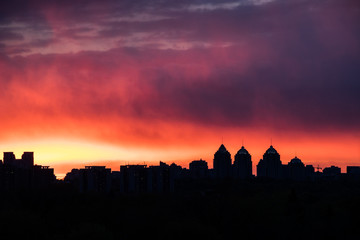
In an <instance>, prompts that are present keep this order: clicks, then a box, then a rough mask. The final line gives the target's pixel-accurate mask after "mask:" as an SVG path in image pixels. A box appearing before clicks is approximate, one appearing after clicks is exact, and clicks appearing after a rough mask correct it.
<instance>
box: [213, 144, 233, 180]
mask: <svg viewBox="0 0 360 240" xmlns="http://www.w3.org/2000/svg"><path fill="white" fill-rule="evenodd" d="M214 175H215V177H216V178H219V179H223V178H229V177H231V154H230V153H229V152H228V150H227V149H226V148H225V146H224V144H221V146H220V147H219V149H218V150H217V151H216V153H215V154H214Z"/></svg>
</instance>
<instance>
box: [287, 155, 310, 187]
mask: <svg viewBox="0 0 360 240" xmlns="http://www.w3.org/2000/svg"><path fill="white" fill-rule="evenodd" d="M288 171H289V178H290V179H291V180H295V181H303V180H305V177H306V175H305V165H304V163H303V162H302V161H301V160H300V159H299V158H298V157H296V156H295V157H294V158H293V159H291V161H290V162H289V163H288Z"/></svg>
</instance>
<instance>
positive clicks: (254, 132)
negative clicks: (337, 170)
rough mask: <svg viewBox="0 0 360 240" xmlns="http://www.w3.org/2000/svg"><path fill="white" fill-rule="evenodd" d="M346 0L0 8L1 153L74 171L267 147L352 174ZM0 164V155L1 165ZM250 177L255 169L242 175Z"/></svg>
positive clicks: (351, 23)
mask: <svg viewBox="0 0 360 240" xmlns="http://www.w3.org/2000/svg"><path fill="white" fill-rule="evenodd" d="M359 24H360V1H358V0H317V1H314V0H291V1H289V0H240V1H235V0H232V1H227V0H222V1H219V0H136V1H134V0H121V1H115V0H114V1H112V0H109V1H98V0H90V1H89V0H87V1H84V0H77V1H73V0H63V1H55V0H11V1H2V2H1V3H0V93H1V98H0V119H1V120H0V152H4V151H13V152H15V153H16V155H17V157H18V158H20V157H21V154H22V152H23V151H34V152H35V163H37V164H41V165H50V166H51V167H54V168H55V173H56V174H57V176H58V177H59V176H60V177H63V176H64V174H65V173H66V172H68V171H70V170H71V169H72V168H75V167H77V168H78V167H83V166H84V165H106V166H108V167H111V168H112V169H113V170H119V166H120V164H127V163H130V164H139V163H144V162H145V163H146V164H148V165H153V164H158V162H159V161H164V162H167V163H172V162H176V163H177V164H180V165H182V166H183V167H188V163H189V162H190V161H192V160H195V159H200V158H202V159H204V160H207V161H208V163H209V166H210V167H212V160H213V154H214V153H215V151H216V150H217V149H218V148H219V146H220V144H221V143H222V142H223V143H224V145H225V146H226V147H227V149H228V150H229V151H230V153H231V155H232V157H233V156H234V155H235V153H236V152H237V151H238V150H239V149H240V147H241V145H242V142H243V143H244V145H245V147H246V149H247V150H248V151H249V152H250V154H251V155H252V161H253V165H254V168H255V165H256V164H257V163H258V161H259V160H260V158H261V157H262V155H263V153H264V152H265V151H266V149H267V148H268V147H269V146H270V144H271V142H272V144H273V145H274V147H275V148H276V149H277V150H278V152H279V153H280V155H281V160H282V162H283V163H288V162H289V161H290V160H291V158H293V157H294V156H295V155H297V156H298V157H299V158H300V159H302V161H303V162H304V163H305V164H313V165H316V166H317V165H318V164H319V165H320V167H326V166H330V165H337V166H340V167H342V171H343V172H345V170H346V169H345V166H347V165H360V27H359V26H360V25H359ZM0 158H1V157H0ZM254 173H256V172H255V171H254Z"/></svg>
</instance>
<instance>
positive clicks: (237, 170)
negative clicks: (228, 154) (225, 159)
mask: <svg viewBox="0 0 360 240" xmlns="http://www.w3.org/2000/svg"><path fill="white" fill-rule="evenodd" d="M233 176H234V178H240V179H248V178H251V176H252V162H251V155H250V154H249V152H248V151H247V150H246V149H245V147H244V146H242V147H241V149H240V150H239V151H238V152H237V153H236V154H235V160H234V165H233Z"/></svg>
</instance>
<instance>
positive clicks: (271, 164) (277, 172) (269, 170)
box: [257, 145, 282, 179]
mask: <svg viewBox="0 0 360 240" xmlns="http://www.w3.org/2000/svg"><path fill="white" fill-rule="evenodd" d="M281 170H282V163H281V160H280V154H279V153H278V152H277V151H276V150H275V148H274V147H273V146H272V145H271V146H270V147H269V148H268V150H266V152H265V153H264V155H263V159H260V161H259V164H258V165H257V176H258V177H265V178H272V179H280V178H281V177H282V174H281Z"/></svg>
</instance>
